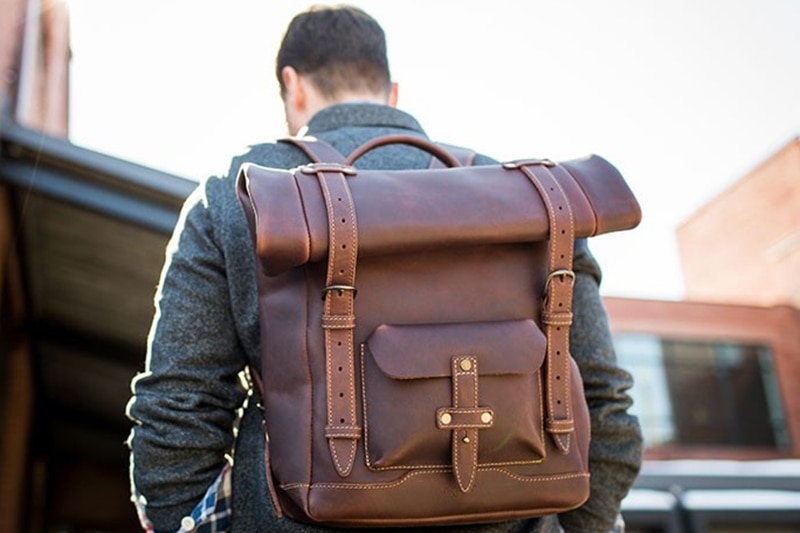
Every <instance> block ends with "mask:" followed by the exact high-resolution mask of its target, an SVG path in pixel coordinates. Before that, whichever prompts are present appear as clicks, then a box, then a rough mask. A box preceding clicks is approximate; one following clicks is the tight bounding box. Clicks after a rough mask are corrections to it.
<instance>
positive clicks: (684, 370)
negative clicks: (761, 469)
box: [614, 334, 789, 449]
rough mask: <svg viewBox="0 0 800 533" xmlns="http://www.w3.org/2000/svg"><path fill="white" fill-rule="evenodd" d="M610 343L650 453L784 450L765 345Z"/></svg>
mask: <svg viewBox="0 0 800 533" xmlns="http://www.w3.org/2000/svg"><path fill="white" fill-rule="evenodd" d="M614 344H615V347H616V350H617V357H618V358H619V362H620V364H621V365H622V366H623V368H625V369H627V370H628V371H630V372H631V373H632V374H633V376H634V387H633V389H632V390H631V396H632V397H633V399H634V406H633V409H632V412H633V413H634V414H636V415H637V416H638V417H639V420H640V423H641V424H642V431H643V433H644V436H645V442H646V444H647V445H648V446H649V447H656V446H661V445H666V444H678V445H707V446H720V445H722V446H738V447H768V448H777V449H782V448H787V447H788V446H789V441H788V435H787V432H786V422H785V420H784V416H783V409H782V407H781V402H780V395H779V389H778V383H777V380H776V377H775V372H774V369H773V365H772V353H771V351H770V349H769V348H768V347H766V346H762V345H757V344H736V343H725V342H703V341H686V340H677V339H662V338H659V337H655V336H651V335H634V334H623V335H618V336H617V337H616V338H615V341H614Z"/></svg>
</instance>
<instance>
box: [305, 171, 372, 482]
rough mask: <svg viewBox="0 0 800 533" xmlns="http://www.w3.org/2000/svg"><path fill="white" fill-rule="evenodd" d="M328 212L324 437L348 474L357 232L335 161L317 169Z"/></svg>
mask: <svg viewBox="0 0 800 533" xmlns="http://www.w3.org/2000/svg"><path fill="white" fill-rule="evenodd" d="M316 175H317V178H318V180H319V184H320V187H321V189H322V195H323V197H324V199H325V206H326V210H327V213H328V235H329V237H328V248H329V249H328V270H327V274H326V286H325V289H324V290H323V294H322V297H323V298H324V300H325V304H324V307H323V315H322V327H323V331H324V332H325V333H324V335H325V366H326V368H325V374H326V396H327V411H328V413H327V425H326V426H325V436H326V438H327V439H328V445H329V448H330V452H331V458H332V460H333V464H334V466H335V467H336V471H337V472H338V474H339V475H340V476H342V477H347V476H348V475H350V471H351V470H352V468H353V462H354V460H355V455H356V445H357V441H358V439H359V438H360V437H361V427H359V425H358V420H357V418H356V388H355V364H354V346H353V328H354V327H355V312H354V309H353V300H354V298H355V295H356V289H355V277H356V257H357V253H358V232H357V226H356V212H355V207H354V205H353V199H352V197H351V195H350V188H349V187H348V185H347V178H346V177H345V173H344V172H342V171H336V170H335V166H334V165H324V166H321V167H320V170H319V171H318V172H317V173H316Z"/></svg>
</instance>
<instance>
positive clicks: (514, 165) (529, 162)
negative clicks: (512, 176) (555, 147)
mask: <svg viewBox="0 0 800 533" xmlns="http://www.w3.org/2000/svg"><path fill="white" fill-rule="evenodd" d="M534 165H539V166H543V167H554V166H556V164H555V163H554V162H553V161H551V160H550V159H520V160H518V161H506V162H505V163H502V166H503V168H504V169H506V170H516V169H518V168H520V167H525V166H534Z"/></svg>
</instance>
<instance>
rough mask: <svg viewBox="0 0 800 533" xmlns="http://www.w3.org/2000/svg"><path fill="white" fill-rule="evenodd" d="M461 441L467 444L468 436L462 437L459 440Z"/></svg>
mask: <svg viewBox="0 0 800 533" xmlns="http://www.w3.org/2000/svg"><path fill="white" fill-rule="evenodd" d="M461 442H463V443H464V444H469V437H464V438H463V439H462V440H461Z"/></svg>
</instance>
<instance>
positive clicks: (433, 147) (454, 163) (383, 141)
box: [344, 134, 461, 168]
mask: <svg viewBox="0 0 800 533" xmlns="http://www.w3.org/2000/svg"><path fill="white" fill-rule="evenodd" d="M387 144H408V145H411V146H414V147H416V148H419V149H420V150H423V151H425V152H428V153H429V154H431V155H432V156H433V157H435V158H437V159H439V160H440V161H441V162H442V163H444V164H445V165H447V166H448V167H450V168H453V167H460V166H461V163H459V162H458V159H456V158H455V157H453V155H452V154H450V152H448V151H447V150H445V149H444V148H442V147H441V146H439V145H437V144H435V143H432V142H430V141H428V140H426V139H422V138H420V137H414V136H413V135H399V134H398V135H386V136H384V137H377V138H375V139H372V140H371V141H367V142H365V143H364V144H362V145H361V146H359V147H358V148H356V149H355V151H354V152H353V153H351V154H350V155H348V156H347V159H346V160H345V162H344V164H345V165H353V163H355V161H356V160H357V159H358V158H360V157H361V156H363V155H364V154H366V153H367V152H369V151H370V150H373V149H375V148H378V147H380V146H385V145H387Z"/></svg>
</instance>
